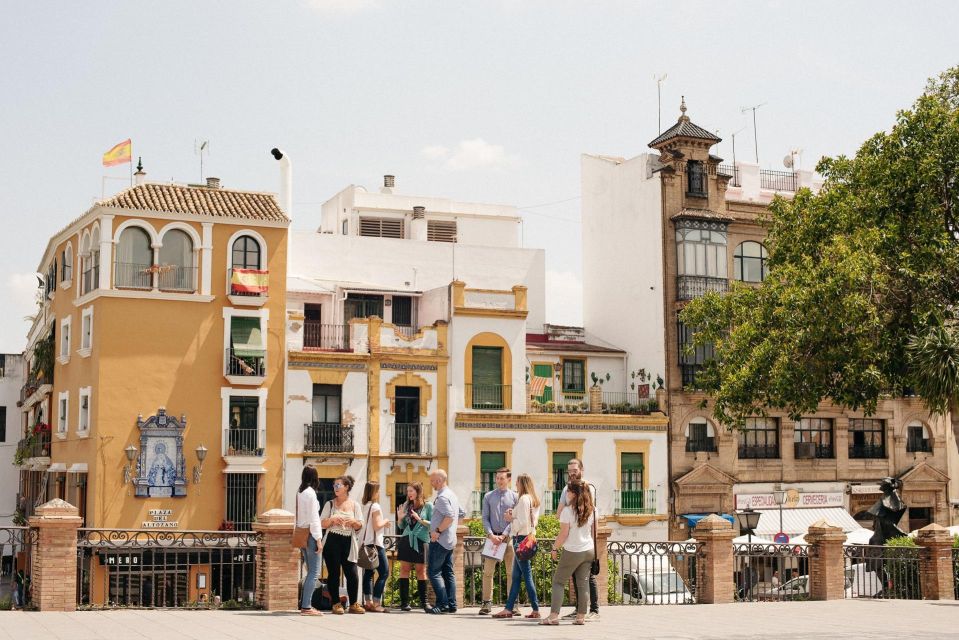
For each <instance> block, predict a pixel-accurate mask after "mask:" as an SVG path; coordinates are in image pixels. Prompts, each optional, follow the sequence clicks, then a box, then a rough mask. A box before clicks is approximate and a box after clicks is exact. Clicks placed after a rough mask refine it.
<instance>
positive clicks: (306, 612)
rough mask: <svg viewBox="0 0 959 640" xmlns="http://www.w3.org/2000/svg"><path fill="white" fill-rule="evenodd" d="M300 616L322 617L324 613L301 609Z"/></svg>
mask: <svg viewBox="0 0 959 640" xmlns="http://www.w3.org/2000/svg"><path fill="white" fill-rule="evenodd" d="M300 615H301V616H322V615H323V613H322V612H321V611H317V610H316V609H300Z"/></svg>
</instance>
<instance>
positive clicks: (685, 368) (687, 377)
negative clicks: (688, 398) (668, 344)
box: [676, 322, 714, 388]
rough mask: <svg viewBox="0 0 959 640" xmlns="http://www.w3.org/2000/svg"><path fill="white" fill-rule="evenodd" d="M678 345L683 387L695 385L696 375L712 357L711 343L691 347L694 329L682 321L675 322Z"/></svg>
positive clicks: (694, 333) (694, 334)
mask: <svg viewBox="0 0 959 640" xmlns="http://www.w3.org/2000/svg"><path fill="white" fill-rule="evenodd" d="M676 329H677V336H678V341H677V342H678V346H679V369H680V372H681V374H682V381H683V386H684V387H694V388H695V387H696V376H697V374H698V373H699V372H700V371H701V370H702V368H703V365H705V364H706V362H708V361H709V360H712V359H713V356H714V353H713V345H712V343H709V342H708V343H706V344H702V345H699V346H696V347H693V346H692V345H693V342H694V339H695V336H696V330H695V329H693V328H692V327H688V326H686V325H685V324H684V323H682V322H677V323H676Z"/></svg>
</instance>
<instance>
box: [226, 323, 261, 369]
mask: <svg viewBox="0 0 959 640" xmlns="http://www.w3.org/2000/svg"><path fill="white" fill-rule="evenodd" d="M261 321H262V319H261V318H260V317H247V316H231V317H230V347H229V348H228V349H227V354H226V355H227V368H226V375H228V376H264V375H266V343H265V342H264V341H263V329H262V325H261Z"/></svg>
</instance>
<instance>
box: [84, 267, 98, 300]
mask: <svg viewBox="0 0 959 640" xmlns="http://www.w3.org/2000/svg"><path fill="white" fill-rule="evenodd" d="M99 286H100V265H97V266H95V267H88V268H86V269H84V270H83V275H82V276H81V280H80V293H81V294H84V293H90V292H91V291H93V290H94V289H96V288H97V287H99Z"/></svg>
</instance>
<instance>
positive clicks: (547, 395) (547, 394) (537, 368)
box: [533, 364, 553, 404]
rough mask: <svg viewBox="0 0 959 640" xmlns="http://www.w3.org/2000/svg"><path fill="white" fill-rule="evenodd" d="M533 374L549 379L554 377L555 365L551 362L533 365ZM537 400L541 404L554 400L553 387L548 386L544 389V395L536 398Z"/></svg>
mask: <svg viewBox="0 0 959 640" xmlns="http://www.w3.org/2000/svg"><path fill="white" fill-rule="evenodd" d="M533 375H534V376H536V377H537V378H546V379H547V380H552V379H553V365H551V364H535V365H533ZM536 401H537V402H539V403H540V404H546V403H547V402H552V401H553V387H551V386H548V387H546V388H544V389H543V395H541V396H539V397H538V398H536Z"/></svg>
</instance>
